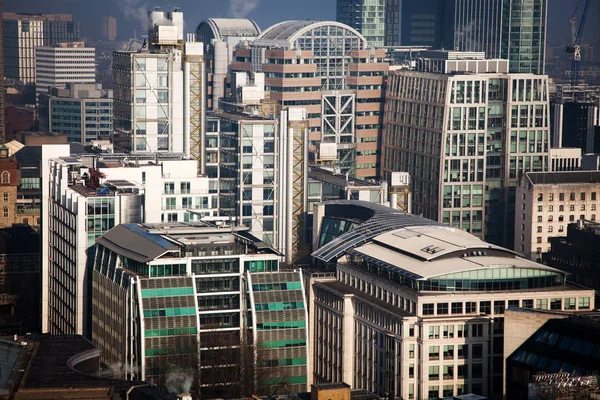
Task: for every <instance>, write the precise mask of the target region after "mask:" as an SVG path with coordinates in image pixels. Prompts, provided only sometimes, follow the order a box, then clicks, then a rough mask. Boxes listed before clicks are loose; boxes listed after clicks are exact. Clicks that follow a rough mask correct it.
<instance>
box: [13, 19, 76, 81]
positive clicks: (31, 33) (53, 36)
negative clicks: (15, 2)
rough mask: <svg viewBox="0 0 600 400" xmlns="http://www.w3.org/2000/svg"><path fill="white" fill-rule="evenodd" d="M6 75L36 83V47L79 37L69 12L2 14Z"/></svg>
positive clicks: (71, 40) (70, 40) (72, 40)
mask: <svg viewBox="0 0 600 400" xmlns="http://www.w3.org/2000/svg"><path fill="white" fill-rule="evenodd" d="M3 20H4V22H3V33H4V68H5V71H4V73H5V76H6V77H7V78H10V79H15V80H17V81H21V82H23V83H24V84H26V85H33V84H35V60H36V56H35V49H36V48H37V47H42V46H52V45H55V44H57V43H63V42H74V41H78V40H79V23H78V22H73V17H72V16H71V15H70V14H15V13H4V14H3Z"/></svg>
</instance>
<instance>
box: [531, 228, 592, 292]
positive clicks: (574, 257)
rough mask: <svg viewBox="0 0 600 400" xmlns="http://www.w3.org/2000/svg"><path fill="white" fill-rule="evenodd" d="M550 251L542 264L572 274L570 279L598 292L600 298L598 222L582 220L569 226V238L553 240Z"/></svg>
mask: <svg viewBox="0 0 600 400" xmlns="http://www.w3.org/2000/svg"><path fill="white" fill-rule="evenodd" d="M549 241H550V248H549V250H548V251H547V252H544V253H543V254H542V261H543V262H544V264H547V265H549V266H551V267H554V268H558V269H561V270H563V271H565V272H567V273H568V274H569V280H571V281H573V282H575V283H577V284H579V285H585V286H587V287H589V288H592V289H594V290H595V291H596V299H598V298H600V274H599V272H600V271H599V268H600V267H599V266H600V257H599V255H598V252H597V251H596V249H597V246H598V245H600V226H599V225H598V223H597V222H594V221H585V220H579V221H577V222H576V223H570V224H569V225H567V233H566V235H561V236H554V237H551V238H549Z"/></svg>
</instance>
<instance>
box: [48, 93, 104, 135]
mask: <svg viewBox="0 0 600 400" xmlns="http://www.w3.org/2000/svg"><path fill="white" fill-rule="evenodd" d="M112 93H113V92H112V90H103V89H102V84H100V83H91V84H81V83H76V84H72V83H69V84H68V85H67V87H66V88H64V89H61V88H56V87H52V88H50V89H48V91H47V93H46V94H41V95H40V98H39V103H40V108H39V120H40V129H42V130H44V131H47V132H52V133H56V134H64V135H67V138H68V141H69V142H70V143H80V144H82V145H88V144H91V143H92V141H96V140H100V139H108V138H110V137H111V136H112V132H113V99H112Z"/></svg>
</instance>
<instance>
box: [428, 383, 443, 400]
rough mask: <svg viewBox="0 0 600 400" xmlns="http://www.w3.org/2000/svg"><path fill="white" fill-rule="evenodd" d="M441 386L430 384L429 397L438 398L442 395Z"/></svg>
mask: <svg viewBox="0 0 600 400" xmlns="http://www.w3.org/2000/svg"><path fill="white" fill-rule="evenodd" d="M439 394H440V387H439V386H429V390H428V391H427V398H428V399H438V398H439V397H440V396H439Z"/></svg>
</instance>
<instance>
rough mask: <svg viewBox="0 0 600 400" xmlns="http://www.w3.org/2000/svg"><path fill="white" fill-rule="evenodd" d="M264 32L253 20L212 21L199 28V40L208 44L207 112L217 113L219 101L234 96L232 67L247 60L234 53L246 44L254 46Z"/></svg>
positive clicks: (205, 46) (209, 20) (215, 19)
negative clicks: (255, 40) (257, 38)
mask: <svg viewBox="0 0 600 400" xmlns="http://www.w3.org/2000/svg"><path fill="white" fill-rule="evenodd" d="M258 35H260V28H259V27H258V25H257V24H256V22H254V21H252V20H250V19H238V18H209V19H207V20H205V21H202V22H200V24H199V25H198V27H197V28H196V40H197V41H198V42H201V43H204V48H205V59H206V60H205V64H206V77H207V81H206V103H207V106H206V107H207V109H209V110H217V109H218V108H219V99H221V98H224V97H229V96H231V94H232V93H231V75H230V73H231V69H232V68H231V67H232V64H233V69H236V68H235V64H236V63H237V62H244V61H246V59H245V58H241V59H240V57H235V58H234V54H233V53H234V50H235V48H236V47H237V46H238V45H239V44H240V43H242V42H252V41H253V40H254V39H256V37H257V36H258Z"/></svg>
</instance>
